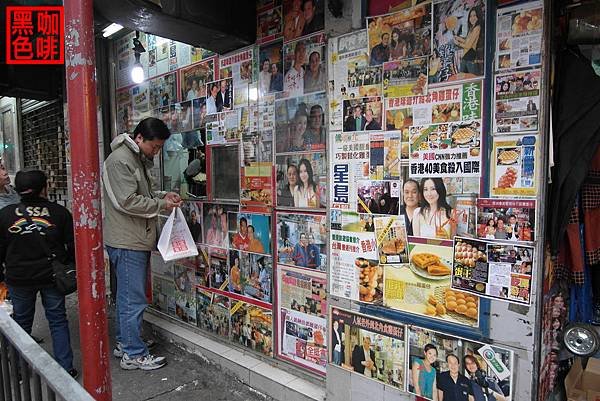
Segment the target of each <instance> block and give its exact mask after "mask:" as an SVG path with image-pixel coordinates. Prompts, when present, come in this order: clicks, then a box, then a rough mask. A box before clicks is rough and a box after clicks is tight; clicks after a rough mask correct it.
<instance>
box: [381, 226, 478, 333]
mask: <svg viewBox="0 0 600 401" xmlns="http://www.w3.org/2000/svg"><path fill="white" fill-rule="evenodd" d="M408 241H409V242H408V247H407V248H408V250H409V259H410V260H409V263H405V264H390V265H387V266H385V267H384V281H383V283H384V290H383V302H384V305H385V306H387V307H389V308H392V309H396V310H400V311H403V312H407V313H412V314H416V315H421V316H427V317H432V318H435V319H438V320H443V321H446V322H449V323H454V324H459V325H463V326H469V327H478V326H479V308H480V306H479V297H478V296H476V295H472V294H468V293H463V292H461V291H456V290H453V289H452V288H451V272H452V270H451V269H452V241H447V240H435V239H430V238H420V237H408Z"/></svg>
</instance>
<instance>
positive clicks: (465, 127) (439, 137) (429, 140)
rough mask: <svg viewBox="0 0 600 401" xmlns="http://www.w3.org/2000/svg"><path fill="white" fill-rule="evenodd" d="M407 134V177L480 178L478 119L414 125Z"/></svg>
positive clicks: (479, 129)
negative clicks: (408, 142) (408, 150)
mask: <svg viewBox="0 0 600 401" xmlns="http://www.w3.org/2000/svg"><path fill="white" fill-rule="evenodd" d="M409 133H410V158H409V162H410V166H409V175H410V177H411V178H422V177H425V176H432V175H433V176H437V175H441V176H444V177H480V176H481V138H482V135H481V120H475V121H464V122H457V123H451V124H432V125H424V126H414V127H411V128H410V130H409Z"/></svg>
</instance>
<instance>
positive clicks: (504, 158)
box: [490, 135, 539, 197]
mask: <svg viewBox="0 0 600 401" xmlns="http://www.w3.org/2000/svg"><path fill="white" fill-rule="evenodd" d="M538 142H539V141H538V138H537V135H514V136H495V137H493V138H492V174H491V180H490V181H491V182H490V184H491V194H492V196H503V197H506V196H511V197H534V196H535V195H536V194H537V184H536V182H537V174H538V173H537V170H538V169H537V168H536V159H537V158H538V157H539V151H538Z"/></svg>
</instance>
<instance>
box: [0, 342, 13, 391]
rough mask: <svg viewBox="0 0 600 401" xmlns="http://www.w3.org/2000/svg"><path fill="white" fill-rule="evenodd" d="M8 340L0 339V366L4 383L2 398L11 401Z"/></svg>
mask: <svg viewBox="0 0 600 401" xmlns="http://www.w3.org/2000/svg"><path fill="white" fill-rule="evenodd" d="M7 344H8V340H7V339H6V337H4V336H1V337H0V365H2V381H3V382H4V398H5V399H7V400H12V390H11V386H10V370H9V367H8V347H7Z"/></svg>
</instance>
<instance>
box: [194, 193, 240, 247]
mask: <svg viewBox="0 0 600 401" xmlns="http://www.w3.org/2000/svg"><path fill="white" fill-rule="evenodd" d="M238 209H239V207H238V206H234V205H226V204H221V203H203V205H202V221H203V226H202V227H203V231H202V232H203V238H204V241H203V243H204V244H206V245H211V246H215V247H219V248H225V249H226V248H227V245H228V243H229V239H228V235H227V234H228V232H229V225H228V222H227V213H228V212H238V211H239V210H238Z"/></svg>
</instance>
